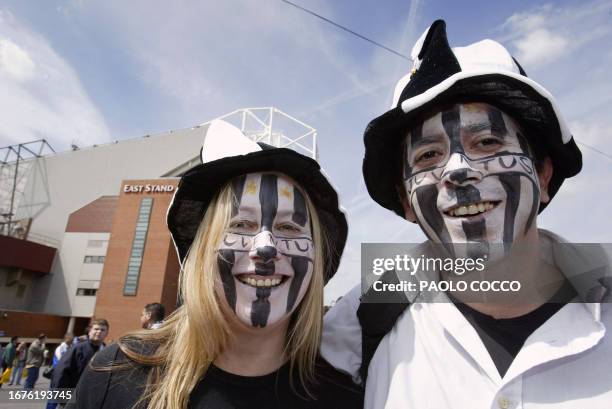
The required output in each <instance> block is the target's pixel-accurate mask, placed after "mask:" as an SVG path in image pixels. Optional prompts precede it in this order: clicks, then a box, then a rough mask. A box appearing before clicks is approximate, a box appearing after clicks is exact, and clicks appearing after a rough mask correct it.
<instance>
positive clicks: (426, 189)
mask: <svg viewBox="0 0 612 409" xmlns="http://www.w3.org/2000/svg"><path fill="white" fill-rule="evenodd" d="M414 194H415V195H416V197H417V203H418V206H419V209H420V210H421V214H422V215H423V218H424V219H425V222H426V223H427V224H428V225H429V226H430V227H431V228H432V230H433V231H434V233H435V234H436V235H437V236H438V237H430V239H432V240H434V241H436V240H437V239H439V240H440V241H441V242H442V243H447V242H449V241H450V237H449V234H448V231H447V229H446V225H445V224H444V219H442V215H441V214H440V212H439V211H438V209H437V205H436V203H437V201H438V188H437V187H436V185H425V186H420V187H418V188H416V189H415V190H414ZM423 230H424V231H425V232H426V233H427V229H423Z"/></svg>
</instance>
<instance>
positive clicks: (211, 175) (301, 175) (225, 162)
mask: <svg viewBox="0 0 612 409" xmlns="http://www.w3.org/2000/svg"><path fill="white" fill-rule="evenodd" d="M201 129H203V133H204V142H203V144H202V149H201V151H200V158H201V160H202V163H201V164H200V165H197V166H194V167H193V168H191V169H189V170H188V171H187V172H185V174H184V175H183V176H182V177H181V180H180V182H179V185H178V188H177V190H176V191H175V193H174V197H173V199H172V203H171V204H170V207H169V208H168V214H167V219H166V220H167V223H168V228H169V230H170V233H171V234H172V240H173V241H174V245H175V246H176V251H177V253H178V256H179V261H180V262H181V264H182V263H183V261H184V259H185V256H186V255H187V251H188V250H189V247H190V246H191V243H192V242H193V239H194V238H195V235H196V232H197V230H198V227H199V225H200V222H201V221H202V218H203V217H204V213H205V212H206V209H207V208H208V205H209V203H210V202H211V201H212V199H213V198H214V197H215V195H216V194H217V192H219V190H220V189H221V188H222V187H223V186H224V185H225V184H226V183H228V182H229V181H231V180H232V179H233V178H235V177H237V176H240V175H244V174H247V173H254V172H278V173H282V174H284V175H287V176H289V177H290V178H292V179H293V180H295V181H296V182H297V183H298V184H299V185H300V186H301V187H302V189H304V190H305V191H306V192H307V193H308V196H309V197H310V199H311V200H312V202H313V204H314V206H315V207H316V208H317V212H318V215H319V219H320V221H321V224H322V226H323V229H324V231H325V234H326V235H327V236H328V238H329V242H330V250H329V251H330V254H326V257H325V258H324V259H325V261H326V265H325V282H327V281H328V280H329V279H330V278H332V277H333V275H334V274H335V273H336V270H337V269H338V265H339V263H340V257H341V256H342V252H343V250H344V245H345V243H346V236H347V233H348V226H347V222H346V217H345V215H344V213H343V212H342V210H341V209H340V206H339V204H338V194H337V193H336V190H335V189H334V188H333V187H332V185H331V184H330V183H329V181H328V180H327V178H326V177H325V175H324V174H323V171H322V170H321V168H320V166H319V164H318V163H317V162H316V161H315V160H313V159H311V158H309V157H307V156H304V155H301V154H299V153H298V152H296V151H294V150H292V149H287V148H275V147H271V146H269V145H266V144H260V143H256V142H253V141H252V140H250V139H249V138H247V137H246V136H245V135H244V134H243V133H242V132H241V131H240V129H238V128H236V127H235V126H233V125H231V124H229V123H227V122H225V121H222V120H214V121H212V122H210V123H208V124H206V125H205V126H203V127H202V128H201Z"/></svg>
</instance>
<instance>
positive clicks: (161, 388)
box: [118, 184, 331, 409]
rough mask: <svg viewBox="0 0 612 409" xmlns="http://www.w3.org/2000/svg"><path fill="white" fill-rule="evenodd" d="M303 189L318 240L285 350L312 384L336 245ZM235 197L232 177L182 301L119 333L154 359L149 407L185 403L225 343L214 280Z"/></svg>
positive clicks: (204, 234)
mask: <svg viewBox="0 0 612 409" xmlns="http://www.w3.org/2000/svg"><path fill="white" fill-rule="evenodd" d="M305 197H306V201H307V205H308V209H309V212H310V217H311V227H312V236H313V242H314V246H315V255H314V266H313V274H312V279H311V282H310V285H309V287H308V289H307V291H306V294H305V296H304V298H303V300H302V302H301V304H300V305H299V306H298V308H297V309H296V310H295V312H294V313H293V315H292V317H291V319H290V325H289V329H288V331H287V337H286V343H285V354H286V356H287V357H288V358H289V361H290V369H291V370H290V373H291V374H292V375H291V376H292V377H293V373H294V369H295V368H297V374H298V376H299V380H300V383H301V384H302V385H303V387H304V388H305V389H306V391H307V390H308V389H307V385H308V384H309V383H311V382H313V381H314V363H315V359H316V357H317V353H318V349H319V344H320V339H321V328H322V319H323V286H324V278H323V275H324V266H325V264H326V263H327V260H325V257H327V255H329V254H331V252H330V251H329V245H330V243H329V242H328V240H327V237H326V234H325V232H324V229H322V226H321V224H320V221H319V218H318V215H317V212H316V209H315V208H314V206H313V204H312V202H311V201H310V199H309V197H308V195H305ZM234 200H235V198H234V194H233V191H232V189H231V185H230V184H227V185H226V186H225V187H224V188H223V189H221V191H220V192H219V193H218V194H217V196H216V197H215V198H214V199H213V200H212V202H211V203H210V205H209V206H208V209H207V210H206V213H205V215H204V218H203V219H202V222H201V223H200V226H199V228H198V232H197V234H196V236H195V238H194V240H193V243H192V245H191V247H190V249H189V252H188V254H187V256H186V258H185V261H184V263H183V266H182V269H181V273H180V277H179V287H180V296H181V299H182V300H183V304H182V305H181V306H180V307H179V308H177V309H176V310H175V311H174V312H173V313H172V314H171V315H170V316H169V317H168V318H167V319H166V320H165V321H164V324H163V325H162V326H161V327H160V328H158V329H154V330H139V331H135V332H132V333H129V334H127V335H125V336H123V337H121V338H120V339H119V342H118V343H119V347H120V348H121V350H122V351H123V352H124V353H125V355H126V356H127V357H128V358H129V359H130V360H131V361H133V363H136V364H141V365H147V366H151V370H150V371H149V374H148V377H147V384H146V388H145V391H144V393H143V395H142V397H141V399H140V400H139V401H138V403H141V402H144V401H146V400H148V409H183V408H186V407H187V403H188V401H189V395H190V393H191V391H192V390H193V388H194V387H195V386H196V385H197V383H198V382H199V380H200V378H201V377H202V376H203V375H204V374H205V373H206V371H207V369H208V368H209V366H210V365H211V363H212V362H213V361H214V360H215V358H216V357H218V356H219V354H220V353H221V352H222V351H223V350H224V348H225V346H226V345H227V342H228V338H229V336H230V328H229V325H228V322H227V318H226V317H225V316H224V315H223V313H222V310H221V306H220V304H219V299H218V297H217V295H216V293H215V280H218V279H219V272H218V271H219V269H218V266H217V246H218V243H220V242H221V240H222V238H223V234H224V232H225V230H226V228H227V226H228V225H229V220H230V218H231V212H232V206H233V205H234ZM119 366H121V365H119ZM291 379H292V378H291ZM138 403H137V404H136V405H135V406H137V405H138Z"/></svg>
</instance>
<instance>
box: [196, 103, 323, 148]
mask: <svg viewBox="0 0 612 409" xmlns="http://www.w3.org/2000/svg"><path fill="white" fill-rule="evenodd" d="M215 119H222V120H224V121H227V122H230V123H231V124H233V125H235V126H236V127H238V128H240V130H241V131H242V132H243V133H244V134H245V135H246V136H247V137H249V138H251V139H252V140H253V141H255V142H264V143H267V144H268V145H272V146H275V147H277V148H290V149H294V150H296V151H298V152H300V153H302V154H304V155H307V156H310V157H311V158H313V159H314V160H318V159H319V153H318V149H317V130H316V129H315V128H313V127H311V126H310V125H307V124H305V123H304V122H302V121H300V120H299V119H296V118H294V117H292V116H291V115H289V114H287V113H285V112H283V111H281V110H280V109H277V108H274V107H255V108H242V109H237V110H235V111H233V112H230V113H228V114H225V115H222V116H220V117H218V118H215ZM205 124H206V123H204V124H202V125H205ZM200 126H201V125H200Z"/></svg>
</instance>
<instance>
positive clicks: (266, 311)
mask: <svg viewBox="0 0 612 409" xmlns="http://www.w3.org/2000/svg"><path fill="white" fill-rule="evenodd" d="M271 292H272V289H271V288H262V287H258V288H257V289H256V290H255V295H256V296H257V299H256V300H255V301H253V304H252V306H251V323H252V324H253V326H254V327H262V328H263V327H265V326H266V325H267V324H268V317H269V316H270V300H269V299H268V298H269V297H270V293H271Z"/></svg>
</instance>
